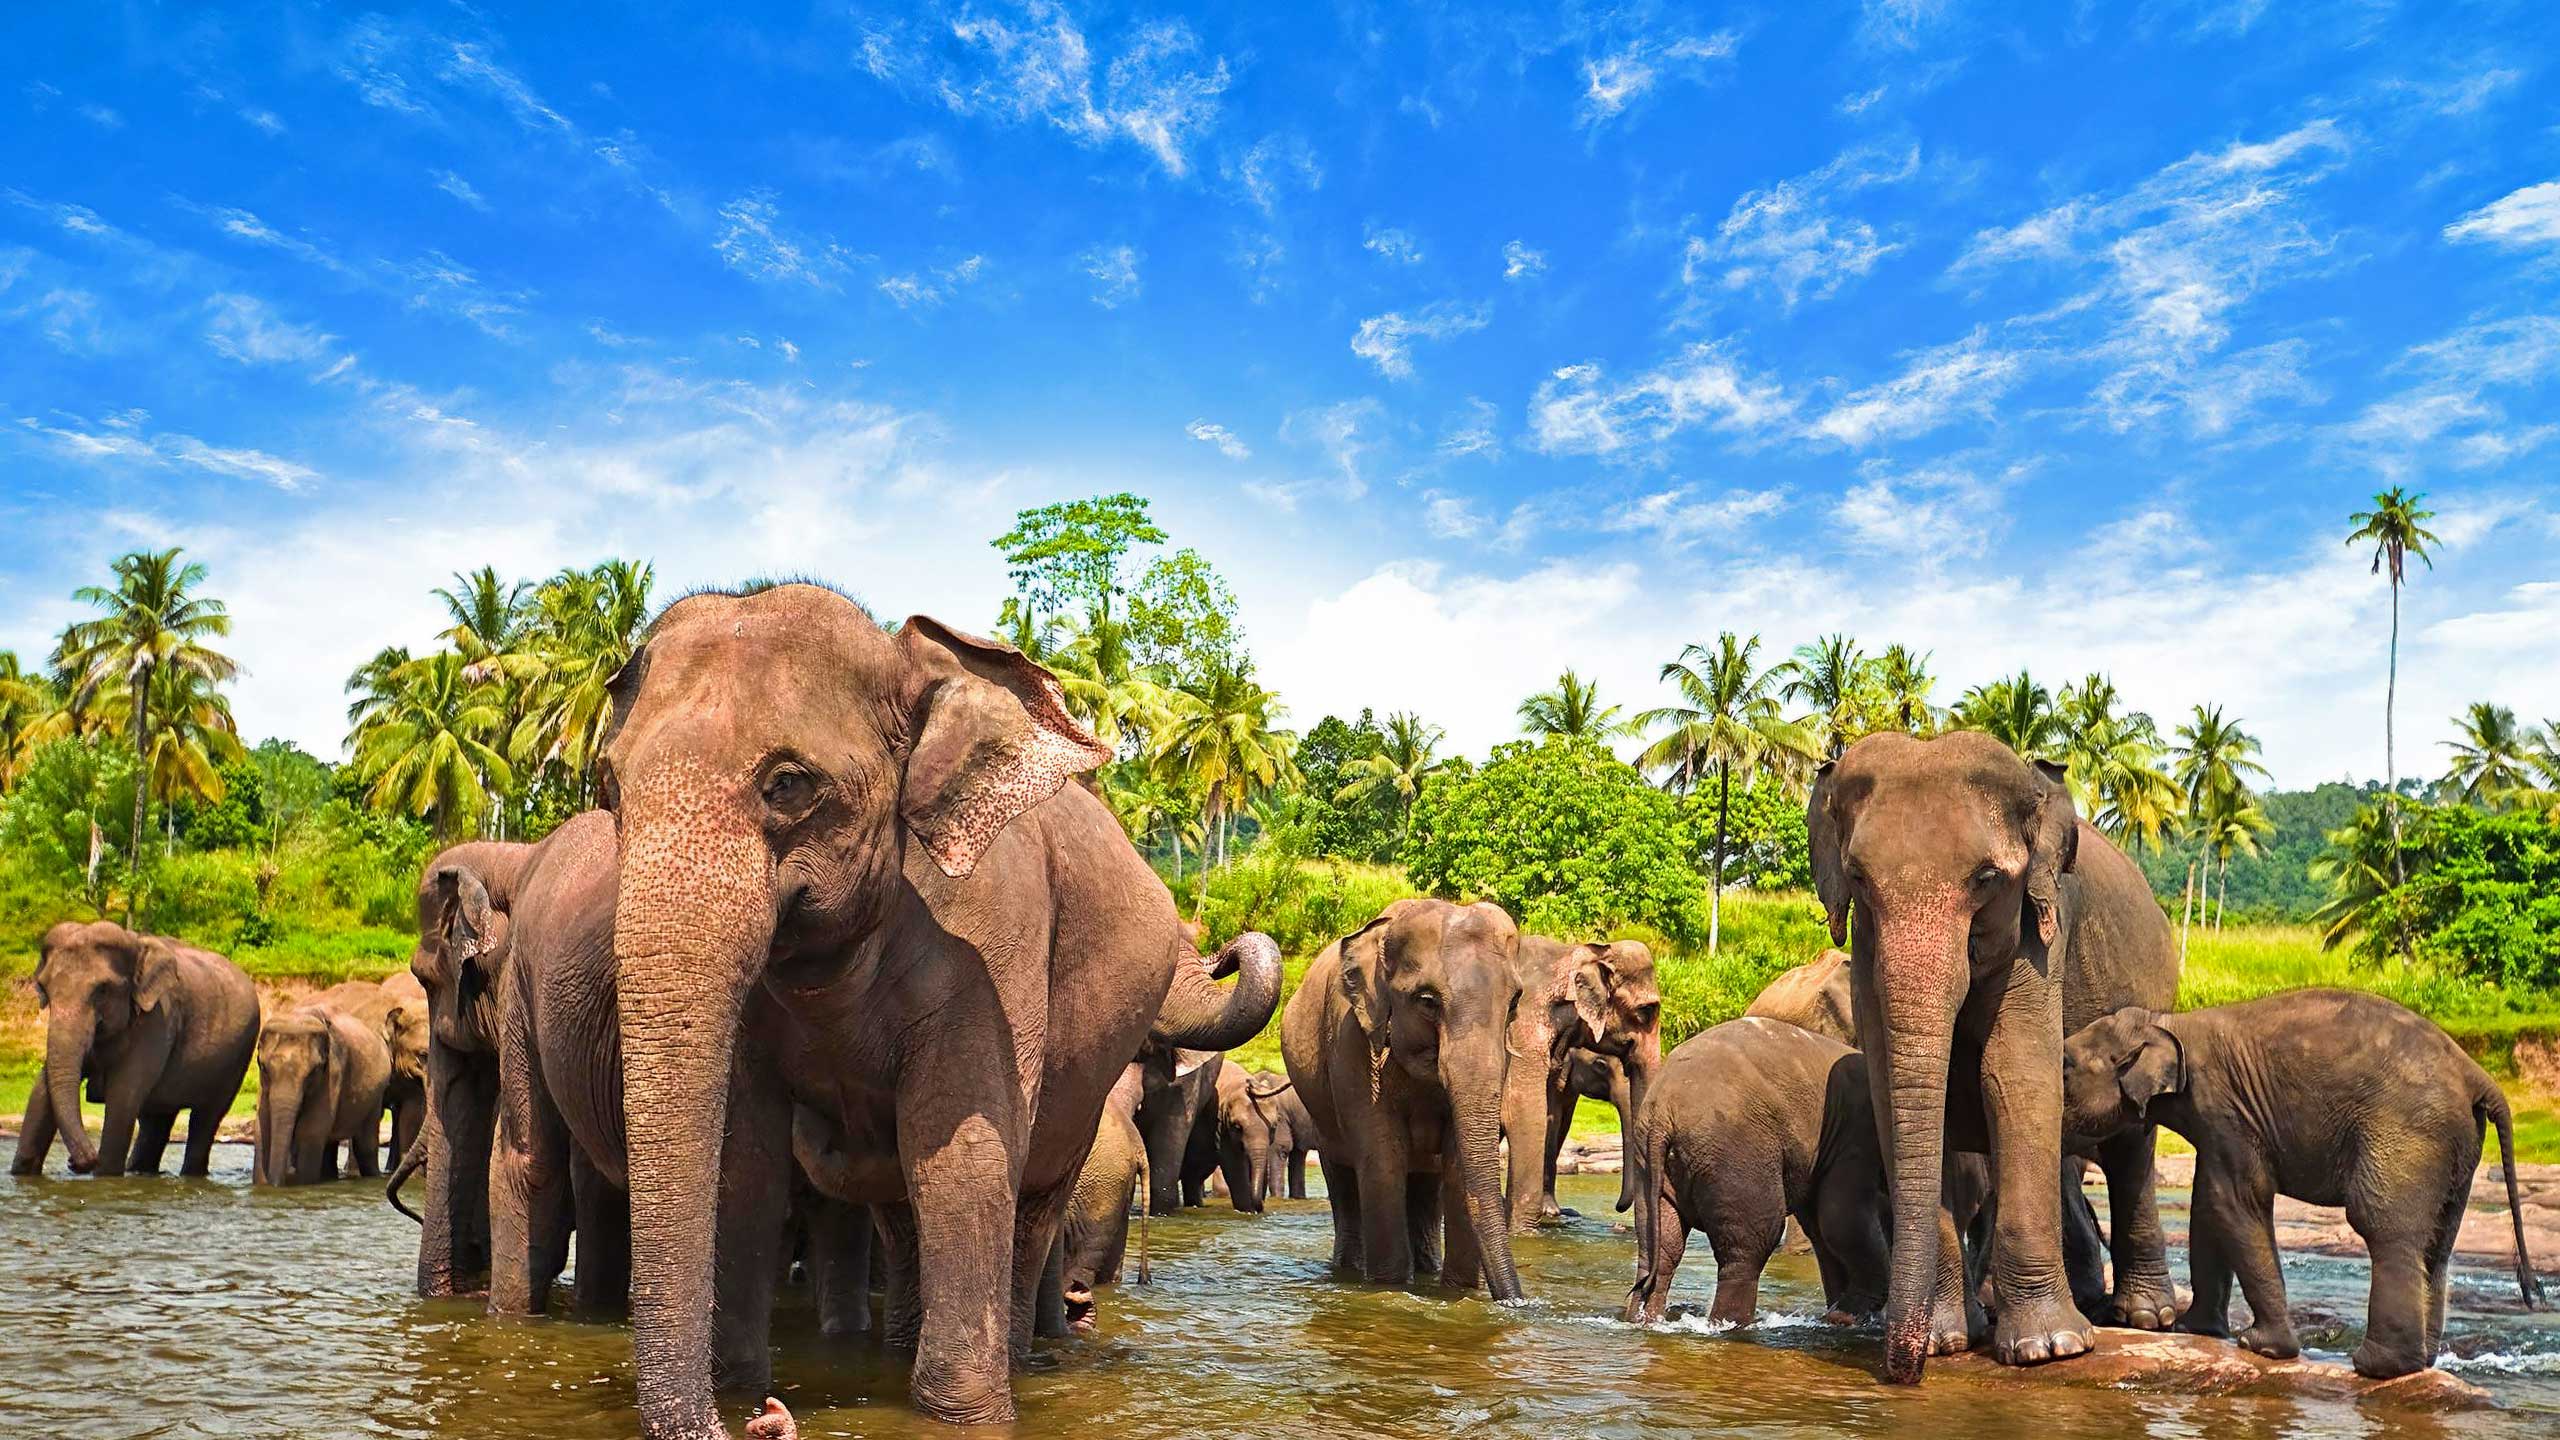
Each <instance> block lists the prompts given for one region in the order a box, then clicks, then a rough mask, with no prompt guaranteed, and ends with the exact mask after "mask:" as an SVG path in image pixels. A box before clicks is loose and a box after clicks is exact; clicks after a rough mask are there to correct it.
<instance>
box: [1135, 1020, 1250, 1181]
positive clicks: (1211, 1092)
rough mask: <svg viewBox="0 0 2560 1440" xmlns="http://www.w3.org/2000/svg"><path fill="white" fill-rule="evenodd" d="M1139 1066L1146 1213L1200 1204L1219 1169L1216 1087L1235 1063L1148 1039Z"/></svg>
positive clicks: (1205, 1052)
mask: <svg viewBox="0 0 2560 1440" xmlns="http://www.w3.org/2000/svg"><path fill="white" fill-rule="evenodd" d="M1138 1065H1139V1068H1140V1069H1141V1071H1142V1072H1143V1073H1144V1074H1145V1076H1146V1093H1145V1098H1144V1099H1142V1100H1141V1101H1140V1102H1139V1105H1138V1115H1137V1123H1138V1133H1139V1134H1141V1135H1144V1136H1145V1137H1146V1139H1147V1211H1148V1213H1149V1214H1153V1215H1170V1214H1172V1213H1174V1212H1175V1211H1177V1210H1179V1209H1181V1208H1182V1207H1183V1206H1185V1205H1197V1204H1199V1203H1200V1202H1201V1199H1202V1198H1203V1195H1204V1193H1205V1191H1204V1186H1205V1185H1206V1184H1207V1182H1208V1179H1209V1175H1210V1172H1212V1171H1214V1170H1216V1169H1217V1168H1218V1089H1219V1085H1220V1083H1221V1080H1222V1077H1224V1076H1225V1075H1226V1074H1227V1072H1228V1071H1229V1070H1230V1069H1232V1068H1233V1067H1232V1066H1230V1065H1228V1064H1227V1062H1226V1057H1225V1056H1223V1055H1220V1054H1219V1053H1218V1052H1216V1051H1214V1050H1193V1049H1181V1048H1177V1047H1175V1046H1171V1045H1161V1044H1156V1043H1154V1042H1152V1041H1151V1042H1149V1043H1148V1044H1147V1045H1146V1046H1145V1047H1144V1048H1142V1049H1141V1050H1139V1052H1138Z"/></svg>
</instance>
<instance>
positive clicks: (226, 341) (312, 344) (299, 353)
mask: <svg viewBox="0 0 2560 1440" xmlns="http://www.w3.org/2000/svg"><path fill="white" fill-rule="evenodd" d="M205 309H206V311H207V312H208V313H209V315H210V316H211V318H210V319H209V320H208V321H207V322H206V329H205V337H204V338H205V343H207V344H209V345H211V346H212V347H213V348H214V350H215V351H216V352H217V353H219V354H221V355H223V356H225V357H226V358H228V359H232V360H237V361H239V362H240V363H242V364H244V365H294V364H305V363H309V362H311V361H315V360H318V359H320V358H321V357H322V356H324V355H326V354H327V353H328V351H329V345H330V342H331V340H332V339H333V338H334V337H332V336H329V335H324V334H322V333H321V332H320V331H318V330H316V329H314V328H312V327H311V326H308V325H297V324H295V323H293V322H292V321H289V320H285V319H282V318H280V317H278V316H277V315H276V313H275V311H274V310H272V309H270V308H269V307H268V306H267V304H266V302H264V301H262V300H260V299H258V298H257V297H256V296H254V295H233V294H223V295H216V296H214V297H213V298H212V299H211V300H208V301H207V302H205Z"/></svg>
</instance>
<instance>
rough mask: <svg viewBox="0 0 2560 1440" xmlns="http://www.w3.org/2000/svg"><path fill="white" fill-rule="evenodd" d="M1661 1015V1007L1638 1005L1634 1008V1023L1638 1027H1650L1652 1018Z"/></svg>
mask: <svg viewBox="0 0 2560 1440" xmlns="http://www.w3.org/2000/svg"><path fill="white" fill-rule="evenodd" d="M1661 1013H1662V1007H1661V1006H1660V1005H1639V1006H1637V1007H1636V1023H1637V1024H1639V1025H1650V1024H1652V1023H1653V1022H1654V1017H1656V1016H1658V1015H1660V1014H1661Z"/></svg>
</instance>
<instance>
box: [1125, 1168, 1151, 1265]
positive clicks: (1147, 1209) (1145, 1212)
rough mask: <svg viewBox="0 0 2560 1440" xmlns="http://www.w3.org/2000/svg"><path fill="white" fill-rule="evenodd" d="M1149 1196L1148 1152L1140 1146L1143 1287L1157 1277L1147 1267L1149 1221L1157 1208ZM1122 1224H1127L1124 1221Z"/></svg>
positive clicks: (1139, 1212) (1137, 1197) (1139, 1172)
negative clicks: (1151, 1202) (1149, 1199)
mask: <svg viewBox="0 0 2560 1440" xmlns="http://www.w3.org/2000/svg"><path fill="white" fill-rule="evenodd" d="M1148 1194H1149V1191H1148V1189H1147V1151H1146V1147H1145V1146H1140V1147H1139V1148H1138V1193H1137V1195H1136V1197H1135V1198H1136V1200H1137V1203H1138V1283H1139V1284H1141V1285H1151V1284H1153V1283H1155V1275H1154V1273H1153V1272H1152V1271H1151V1270H1149V1268H1148V1265H1147V1221H1148V1220H1149V1219H1150V1218H1151V1217H1152V1215H1153V1213H1154V1211H1155V1206H1154V1205H1152V1204H1150V1203H1148V1199H1147V1197H1148ZM1122 1223H1123V1224H1126V1223H1127V1222H1126V1220H1123V1221H1122Z"/></svg>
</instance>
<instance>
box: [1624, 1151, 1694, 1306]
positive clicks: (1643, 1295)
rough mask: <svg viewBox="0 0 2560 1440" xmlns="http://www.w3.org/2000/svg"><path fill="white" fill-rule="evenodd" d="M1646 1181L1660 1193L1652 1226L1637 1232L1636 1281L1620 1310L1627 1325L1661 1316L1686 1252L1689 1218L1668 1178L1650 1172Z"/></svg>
mask: <svg viewBox="0 0 2560 1440" xmlns="http://www.w3.org/2000/svg"><path fill="white" fill-rule="evenodd" d="M1646 1183H1648V1184H1650V1185H1652V1186H1654V1187H1656V1188H1657V1189H1658V1190H1659V1191H1660V1194H1659V1195H1658V1196H1657V1197H1656V1199H1655V1201H1654V1205H1653V1228H1652V1230H1651V1231H1650V1233H1646V1232H1639V1233H1638V1234H1637V1236H1636V1283H1635V1286H1634V1288H1633V1289H1631V1290H1629V1291H1628V1292H1627V1305H1626V1309H1625V1310H1623V1311H1622V1312H1620V1318H1622V1319H1624V1320H1625V1321H1626V1322H1627V1323H1628V1324H1630V1325H1650V1324H1652V1323H1654V1322H1655V1321H1657V1320H1660V1319H1661V1318H1662V1312H1663V1310H1664V1309H1665V1308H1667V1307H1668V1306H1669V1305H1670V1304H1671V1282H1672V1280H1673V1278H1674V1277H1676V1276H1678V1275H1679V1273H1680V1261H1681V1258H1682V1257H1683V1256H1685V1255H1687V1254H1688V1252H1689V1222H1688V1220H1687V1219H1686V1218H1685V1217H1684V1216H1682V1215H1681V1213H1680V1204H1679V1200H1678V1198H1677V1197H1676V1196H1675V1195H1674V1194H1673V1193H1672V1190H1671V1186H1670V1181H1669V1179H1668V1178H1667V1177H1664V1176H1660V1175H1655V1176H1649V1177H1647V1181H1646ZM1636 1218H1637V1223H1638V1224H1642V1223H1643V1218H1644V1207H1643V1206H1642V1205H1638V1206H1637V1207H1636Z"/></svg>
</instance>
